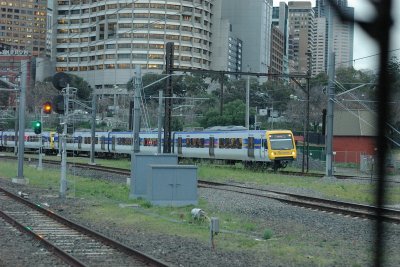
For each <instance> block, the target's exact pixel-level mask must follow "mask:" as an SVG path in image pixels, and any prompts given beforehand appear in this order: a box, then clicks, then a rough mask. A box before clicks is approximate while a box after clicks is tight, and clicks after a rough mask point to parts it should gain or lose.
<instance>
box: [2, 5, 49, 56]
mask: <svg viewBox="0 0 400 267" xmlns="http://www.w3.org/2000/svg"><path fill="white" fill-rule="evenodd" d="M46 7H47V0H7V1H0V43H5V44H8V45H10V46H11V50H10V53H12V54H15V53H19V54H20V53H24V54H27V55H30V56H42V55H45V52H46V51H45V50H46ZM11 51H12V52H11ZM17 51H18V52H17Z"/></svg>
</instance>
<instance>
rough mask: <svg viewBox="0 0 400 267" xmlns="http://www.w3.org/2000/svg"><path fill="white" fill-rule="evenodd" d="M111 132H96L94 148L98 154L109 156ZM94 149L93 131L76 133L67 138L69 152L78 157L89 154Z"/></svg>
mask: <svg viewBox="0 0 400 267" xmlns="http://www.w3.org/2000/svg"><path fill="white" fill-rule="evenodd" d="M108 134H109V132H95V139H94V144H95V145H94V147H95V152H96V153H97V154H101V155H105V154H108V153H109V151H108V144H109V136H108ZM91 149H92V133H91V131H76V132H74V133H73V134H72V136H70V137H69V138H67V150H69V151H73V152H74V153H75V154H76V155H79V154H89V153H90V150H91Z"/></svg>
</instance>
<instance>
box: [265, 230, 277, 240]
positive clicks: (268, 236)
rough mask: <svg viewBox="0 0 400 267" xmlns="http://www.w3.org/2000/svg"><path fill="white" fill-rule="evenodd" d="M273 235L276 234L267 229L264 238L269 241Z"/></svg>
mask: <svg viewBox="0 0 400 267" xmlns="http://www.w3.org/2000/svg"><path fill="white" fill-rule="evenodd" d="M273 234H274V232H273V231H272V230H271V229H265V231H264V235H263V238H264V239H265V240H268V239H270V238H271V237H272V235H273Z"/></svg>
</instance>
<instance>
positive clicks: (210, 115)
mask: <svg viewBox="0 0 400 267" xmlns="http://www.w3.org/2000/svg"><path fill="white" fill-rule="evenodd" d="M245 111H246V105H245V103H244V102H243V101H242V100H239V99H238V100H234V101H232V102H229V103H226V104H225V105H224V110H223V115H222V116H221V115H220V114H219V109H218V108H213V109H211V110H209V111H208V112H207V113H206V114H205V115H204V117H203V118H202V119H201V120H200V125H201V126H202V127H204V128H207V127H211V126H227V125H244V124H245Z"/></svg>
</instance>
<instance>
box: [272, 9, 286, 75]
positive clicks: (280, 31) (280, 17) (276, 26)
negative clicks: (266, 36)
mask: <svg viewBox="0 0 400 267" xmlns="http://www.w3.org/2000/svg"><path fill="white" fill-rule="evenodd" d="M271 43H272V44H271V68H272V69H273V70H271V73H274V72H275V73H281V74H289V8H288V5H287V4H286V3H285V2H280V3H279V6H278V7H274V8H273V12H272V35H271ZM276 67H278V69H281V70H280V71H279V70H278V69H275V68H276Z"/></svg>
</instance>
